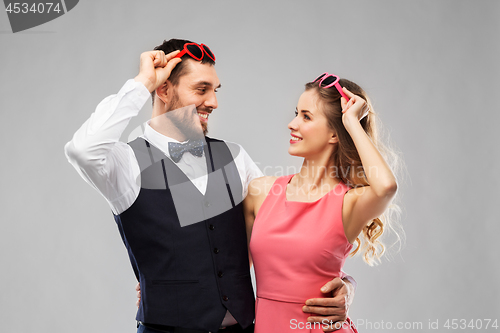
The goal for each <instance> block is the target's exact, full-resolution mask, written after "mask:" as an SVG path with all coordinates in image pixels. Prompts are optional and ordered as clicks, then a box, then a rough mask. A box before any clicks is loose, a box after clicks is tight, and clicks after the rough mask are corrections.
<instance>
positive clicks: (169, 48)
mask: <svg viewBox="0 0 500 333" xmlns="http://www.w3.org/2000/svg"><path fill="white" fill-rule="evenodd" d="M187 43H192V42H191V41H189V40H186V39H175V38H172V39H170V40H168V41H166V40H164V41H163V43H162V44H161V45H158V46H157V47H155V48H154V49H155V50H162V51H163V52H164V53H165V54H169V53H170V52H173V51H176V50H179V51H182V49H183V48H184V44H187ZM181 59H182V60H183V61H181V62H180V63H179V64H177V66H175V68H174V69H173V70H172V72H171V73H170V77H169V78H168V81H170V83H172V85H173V86H177V85H178V84H179V79H180V77H181V76H183V75H186V74H188V67H187V64H186V62H185V61H184V60H185V59H192V60H193V61H196V60H194V59H193V58H191V57H190V56H189V55H188V54H187V53H186V54H185V55H183V56H182V57H181ZM201 63H202V64H210V65H215V61H213V60H212V59H210V58H209V57H207V56H206V55H205V56H204V57H203V59H201ZM151 98H152V99H153V104H154V101H155V91H154V90H153V92H152V93H151Z"/></svg>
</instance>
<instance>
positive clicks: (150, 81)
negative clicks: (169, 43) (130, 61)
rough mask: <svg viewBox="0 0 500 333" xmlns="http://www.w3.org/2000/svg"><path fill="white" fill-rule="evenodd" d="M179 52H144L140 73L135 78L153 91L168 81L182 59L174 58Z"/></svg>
mask: <svg viewBox="0 0 500 333" xmlns="http://www.w3.org/2000/svg"><path fill="white" fill-rule="evenodd" d="M178 53H179V51H174V52H170V53H169V54H167V55H165V53H164V52H163V51H161V50H158V51H148V52H144V53H142V54H141V65H140V70H139V74H138V75H137V76H136V77H135V79H134V80H135V81H137V82H142V84H144V86H146V88H147V89H148V90H149V92H153V91H154V90H156V88H158V87H159V86H161V85H162V84H164V83H165V81H167V79H168V78H169V76H170V73H171V72H172V69H174V67H175V66H176V65H177V64H178V63H180V62H181V61H182V60H181V59H180V58H175V59H173V58H174V57H175V56H176V55H177V54H178Z"/></svg>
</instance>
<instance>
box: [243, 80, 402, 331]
mask: <svg viewBox="0 0 500 333" xmlns="http://www.w3.org/2000/svg"><path fill="white" fill-rule="evenodd" d="M374 115H375V114H374V113H373V111H372V108H371V107H370V104H369V101H368V98H367V96H366V94H365V92H364V91H363V90H362V89H361V88H360V87H359V86H358V85H356V84H354V83H352V82H350V81H348V80H344V79H339V78H338V77H337V76H335V75H330V74H328V73H324V74H322V75H321V76H320V77H318V78H317V79H316V80H315V81H314V82H310V83H308V84H306V89H305V92H304V93H303V94H302V95H301V97H300V99H299V102H298V104H297V110H296V117H295V118H294V119H293V120H292V122H290V123H289V124H288V128H289V129H290V131H291V136H292V138H291V140H290V146H289V148H288V152H289V153H290V154H291V155H294V156H300V157H303V158H304V162H303V164H302V167H301V169H300V171H299V173H297V174H295V175H288V176H283V177H262V178H259V179H255V180H254V181H252V182H251V183H250V185H249V193H248V196H247V197H246V199H245V201H244V206H245V218H246V222H247V235H248V240H249V248H250V252H251V256H252V259H253V262H254V265H255V266H254V267H255V274H256V282H257V303H256V320H255V333H267V332H280V333H281V332H298V331H307V332H322V331H323V330H322V328H323V327H324V325H319V324H316V325H314V324H312V323H307V317H308V315H307V314H305V313H303V312H302V306H303V305H304V301H305V300H306V299H309V298H313V297H322V295H321V293H320V292H319V290H320V287H321V286H322V285H323V284H324V283H326V282H327V281H329V280H331V278H332V277H335V276H340V272H341V268H342V266H343V264H344V261H345V259H346V257H347V256H348V255H349V253H350V251H351V249H352V247H353V243H354V242H355V241H357V243H358V246H357V249H356V251H354V253H355V252H357V251H358V250H359V249H360V245H361V242H360V239H359V238H358V236H359V235H360V233H363V236H362V237H363V238H364V246H362V250H363V251H364V252H365V253H364V258H365V260H366V261H367V262H368V263H369V264H372V263H373V261H375V260H377V259H378V258H379V257H380V255H381V252H383V246H381V243H380V242H379V241H378V240H377V238H378V237H379V236H380V235H381V234H382V232H383V227H384V224H383V223H382V221H381V219H380V217H381V215H382V214H383V213H384V212H385V211H386V210H387V209H388V207H389V205H390V203H391V201H392V200H393V198H394V196H395V194H396V189H397V182H396V179H395V176H394V174H393V172H392V171H391V168H390V167H389V166H388V164H387V163H386V161H385V160H384V158H383V156H382V155H381V153H380V152H379V150H378V149H377V147H382V146H380V145H379V143H378V142H377V136H376V133H375V126H374ZM351 188H352V189H351ZM349 324H350V319H348V320H347V322H346V323H344V325H343V326H342V328H341V330H340V331H345V332H355V331H356V329H355V327H354V326H353V325H349Z"/></svg>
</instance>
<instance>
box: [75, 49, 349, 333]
mask: <svg viewBox="0 0 500 333" xmlns="http://www.w3.org/2000/svg"><path fill="white" fill-rule="evenodd" d="M179 51H181V52H179ZM214 64H215V56H214V55H213V53H212V52H211V50H210V49H209V48H208V47H206V46H204V45H203V44H201V45H198V44H196V43H191V42H189V41H186V40H176V39H172V40H170V41H165V42H164V43H163V44H162V45H160V46H158V47H156V48H155V51H151V52H145V53H143V54H142V55H141V60H140V71H139V74H138V75H137V76H136V77H135V79H134V80H129V81H127V83H126V84H125V85H124V86H123V87H122V89H121V90H120V91H119V93H118V94H117V95H113V96H109V97H108V98H106V99H104V100H103V101H102V102H101V103H100V104H99V105H98V106H97V108H96V111H95V113H94V114H92V116H91V117H90V119H89V120H87V121H86V122H85V123H84V124H83V125H82V127H81V128H80V129H79V130H78V131H77V132H76V133H75V135H74V137H73V139H72V141H70V142H69V143H68V144H67V145H66V146H65V153H66V156H67V158H68V160H69V161H70V163H71V164H73V166H74V167H75V168H76V170H77V171H78V173H79V174H80V175H81V176H82V177H83V178H84V179H85V180H86V181H87V182H88V183H89V184H90V185H91V186H93V187H94V188H96V189H97V190H98V191H99V192H100V193H101V194H102V195H103V196H104V197H105V198H106V200H107V201H108V203H109V205H110V207H111V209H112V211H113V214H114V215H115V220H116V222H117V224H118V227H119V230H120V234H121V236H122V239H123V241H124V243H125V246H126V247H127V250H128V252H129V256H130V260H131V263H132V266H133V268H134V272H135V274H136V277H137V279H138V280H139V282H140V288H141V300H140V303H139V311H138V313H137V320H138V321H139V323H140V325H139V326H138V327H139V330H138V332H158V331H160V332H177V333H179V332H184V333H197V332H209V331H210V332H252V322H253V319H254V297H253V289H252V286H251V280H250V274H249V260H248V252H247V247H246V235H245V228H244V220H243V211H242V204H241V200H242V199H243V197H244V196H245V193H246V190H247V186H248V183H249V182H250V181H251V180H252V179H253V178H256V177H260V176H262V173H261V172H260V170H259V169H258V168H257V167H256V165H255V163H254V162H253V161H252V160H251V159H250V157H249V156H248V154H247V153H246V152H245V151H244V150H243V149H242V148H241V147H239V146H237V149H234V146H233V148H231V147H230V145H227V144H226V143H224V142H223V141H220V140H215V139H211V138H208V137H204V136H203V134H206V133H207V129H208V118H209V116H210V114H211V113H212V112H213V110H215V109H216V108H217V106H218V104H217V98H216V92H217V89H218V88H219V87H220V82H219V79H218V77H217V73H216V71H215V68H214ZM149 94H151V96H152V98H153V114H152V119H151V121H149V122H148V123H147V124H145V129H144V135H143V136H142V137H140V138H138V139H136V140H134V141H133V142H131V143H129V144H125V143H121V142H119V141H118V140H119V138H120V136H121V134H122V133H123V131H124V130H125V128H126V126H127V124H128V123H129V121H130V119H131V118H132V117H134V116H136V115H137V114H138V113H139V111H140V109H141V108H142V106H143V105H144V103H145V102H146V100H147V98H148V95H149ZM192 105H193V106H194V107H195V108H193V107H190V106H192ZM193 116H194V117H195V118H193ZM198 132H199V133H201V135H198V134H197V133H198ZM200 137H201V138H202V139H201V140H200ZM179 198H180V199H179ZM350 288H352V286H350V285H346V284H344V283H343V282H342V281H341V280H340V279H338V278H337V279H334V280H333V281H330V282H329V283H327V284H326V285H325V288H324V290H323V289H322V291H323V292H324V293H325V295H328V294H331V293H332V291H333V290H335V294H336V297H330V298H324V299H312V300H308V301H307V302H306V304H307V306H304V312H308V313H315V314H318V316H314V317H311V320H315V321H320V322H321V320H323V319H326V320H333V322H337V321H340V322H342V321H343V320H345V318H346V312H347V307H348V305H349V303H350V302H349V300H348V290H350ZM290 292H291V293H293V290H291V291H290ZM322 315H324V316H322ZM330 330H333V328H332V329H330Z"/></svg>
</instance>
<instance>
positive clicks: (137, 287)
mask: <svg viewBox="0 0 500 333" xmlns="http://www.w3.org/2000/svg"><path fill="white" fill-rule="evenodd" d="M135 290H137V294H136V296H137V302H135V305H137V307H139V305H140V304H141V284H140V283H138V284H137V285H136V286H135Z"/></svg>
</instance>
